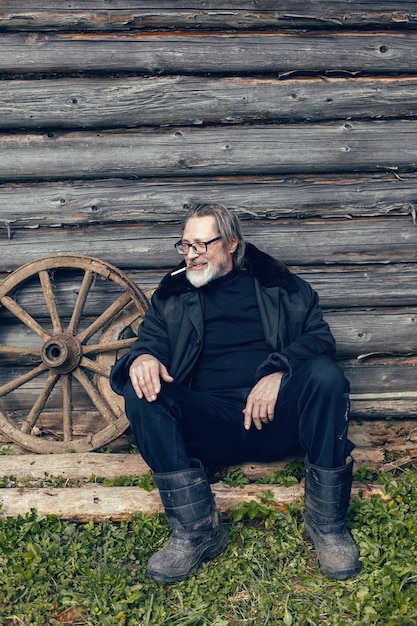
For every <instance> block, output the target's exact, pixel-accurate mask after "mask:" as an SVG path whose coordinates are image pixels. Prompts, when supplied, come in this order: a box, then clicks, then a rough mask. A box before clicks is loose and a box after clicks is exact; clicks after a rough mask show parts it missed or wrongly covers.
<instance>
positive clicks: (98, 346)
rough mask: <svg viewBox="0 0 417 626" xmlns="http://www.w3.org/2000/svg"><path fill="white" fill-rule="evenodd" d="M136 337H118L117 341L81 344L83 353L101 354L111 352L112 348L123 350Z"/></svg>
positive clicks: (133, 341) (128, 346)
mask: <svg viewBox="0 0 417 626" xmlns="http://www.w3.org/2000/svg"><path fill="white" fill-rule="evenodd" d="M136 339H137V337H130V338H129V339H119V341H110V342H109V343H95V344H91V346H83V354H102V353H103V352H113V351H114V350H123V349H124V348H130V346H131V345H132V344H133V343H135V341H136Z"/></svg>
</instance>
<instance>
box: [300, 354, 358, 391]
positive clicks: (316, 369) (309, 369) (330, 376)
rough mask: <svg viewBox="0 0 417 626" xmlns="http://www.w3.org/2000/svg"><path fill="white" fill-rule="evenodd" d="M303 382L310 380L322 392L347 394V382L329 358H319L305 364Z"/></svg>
mask: <svg viewBox="0 0 417 626" xmlns="http://www.w3.org/2000/svg"><path fill="white" fill-rule="evenodd" d="M304 368H305V370H304V376H305V380H310V382H312V383H313V384H314V385H315V386H316V387H318V388H319V389H320V390H321V391H322V392H324V393H326V392H330V393H342V394H344V393H349V387H350V386H349V381H348V380H347V378H346V377H345V375H344V373H343V371H342V370H341V369H340V367H339V366H338V365H337V364H336V363H335V362H334V361H333V360H332V359H330V358H329V357H326V356H319V357H316V358H314V359H311V360H309V361H307V362H306V364H305V366H304Z"/></svg>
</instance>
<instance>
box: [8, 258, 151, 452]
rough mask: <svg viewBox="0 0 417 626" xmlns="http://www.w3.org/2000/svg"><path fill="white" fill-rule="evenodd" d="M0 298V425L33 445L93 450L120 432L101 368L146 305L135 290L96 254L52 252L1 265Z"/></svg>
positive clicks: (125, 343)
mask: <svg viewBox="0 0 417 626" xmlns="http://www.w3.org/2000/svg"><path fill="white" fill-rule="evenodd" d="M0 303H1V305H2V306H1V307H0V366H2V365H3V367H0V371H1V379H0V430H1V431H2V432H3V433H4V434H5V435H6V436H8V437H9V438H10V439H11V440H12V441H14V442H15V443H17V444H19V445H20V446H22V447H24V448H26V449H27V450H31V451H33V452H39V453H50V452H55V453H60V452H68V451H70V450H71V451H76V452H84V451H87V450H95V449H97V448H101V447H103V446H105V445H107V444H108V443H110V442H111V441H113V440H114V439H115V438H117V437H118V436H120V435H121V434H123V432H124V431H125V430H126V428H127V427H128V425H129V423H128V420H127V418H126V416H125V414H124V410H123V400H122V398H120V397H119V396H117V395H116V394H115V393H114V392H113V391H112V390H111V388H110V384H109V375H110V370H111V367H112V365H113V364H114V362H115V360H116V358H118V357H119V356H120V355H121V354H122V353H123V352H124V351H126V350H127V349H128V348H129V347H130V345H131V344H132V343H133V341H134V340H135V330H136V329H137V326H138V325H139V323H140V322H141V320H142V318H143V316H144V314H145V311H146V309H147V307H148V300H147V299H146V297H145V295H144V294H143V293H142V291H141V290H140V289H139V288H138V287H137V286H136V285H135V284H134V283H133V282H132V281H131V280H130V279H129V278H128V277H127V276H126V275H125V274H124V273H123V272H121V270H119V269H118V268H116V267H114V266H112V265H110V264H108V263H105V262H104V261H100V260H98V259H95V258H93V257H88V256H83V255H62V256H60V255H58V256H53V257H45V258H43V259H38V260H36V261H33V262H31V263H28V264H26V265H24V266H22V267H20V268H19V269H17V270H15V271H14V272H13V273H12V274H10V275H9V276H8V277H7V278H6V279H5V280H4V281H3V283H2V284H1V285H0ZM16 364H17V365H16Z"/></svg>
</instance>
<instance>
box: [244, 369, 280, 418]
mask: <svg viewBox="0 0 417 626" xmlns="http://www.w3.org/2000/svg"><path fill="white" fill-rule="evenodd" d="M283 376H284V372H274V373H273V374H269V375H268V376H264V377H263V378H261V380H259V381H258V382H257V383H256V385H255V386H254V387H253V389H252V391H251V392H250V394H249V395H248V398H247V400H246V406H245V408H244V409H243V414H244V422H243V424H244V427H245V429H246V430H249V429H250V427H251V425H252V422H253V423H254V424H255V427H256V428H257V429H258V430H261V429H262V426H263V425H264V424H268V422H272V420H273V419H274V414H275V405H276V403H277V399H278V393H279V388H280V386H281V380H282V377H283Z"/></svg>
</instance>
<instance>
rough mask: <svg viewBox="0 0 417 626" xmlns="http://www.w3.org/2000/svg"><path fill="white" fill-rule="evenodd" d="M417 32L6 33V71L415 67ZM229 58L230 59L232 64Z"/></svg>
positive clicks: (1, 63) (2, 45) (1, 54)
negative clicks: (412, 63) (413, 64)
mask: <svg viewBox="0 0 417 626" xmlns="http://www.w3.org/2000/svg"><path fill="white" fill-rule="evenodd" d="M416 50H417V33H416V32H415V31H413V30H406V31H404V32H401V33H399V32H395V31H390V30H387V31H379V32H377V33H376V32H373V31H368V32H361V31H358V32H345V31H341V30H338V29H336V30H334V31H330V32H327V31H318V32H312V31H306V32H297V31H290V30H289V31H287V32H278V33H274V32H270V31H269V32H259V33H258V32H256V33H246V32H243V33H239V34H236V33H232V32H228V31H225V32H221V33H218V32H211V33H207V34H202V33H200V32H192V33H182V32H180V31H173V32H165V33H161V32H155V33H145V34H141V33H138V32H134V31H132V32H129V33H103V34H100V33H94V34H92V35H88V34H85V33H81V34H78V33H68V32H67V33H55V32H52V33H41V32H36V33H29V34H27V33H17V34H16V33H13V34H8V33H3V34H2V37H1V39H0V72H13V73H33V72H71V71H75V72H82V71H84V72H92V71H94V72H127V71H132V72H135V73H145V74H147V75H149V74H150V75H153V74H157V75H159V74H197V75H199V74H207V73H210V74H219V75H225V74H228V75H239V74H241V75H246V76H247V75H249V74H257V75H259V74H271V75H273V76H276V75H286V74H287V73H289V72H291V73H292V72H297V71H300V72H303V73H306V72H313V73H319V72H320V73H322V72H324V73H327V72H332V71H333V72H334V71H338V72H340V71H341V72H371V73H378V74H380V75H383V74H387V73H395V74H397V73H398V72H404V73H408V72H409V71H410V58H413V56H415V54H416ZM225 59H227V63H225Z"/></svg>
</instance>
